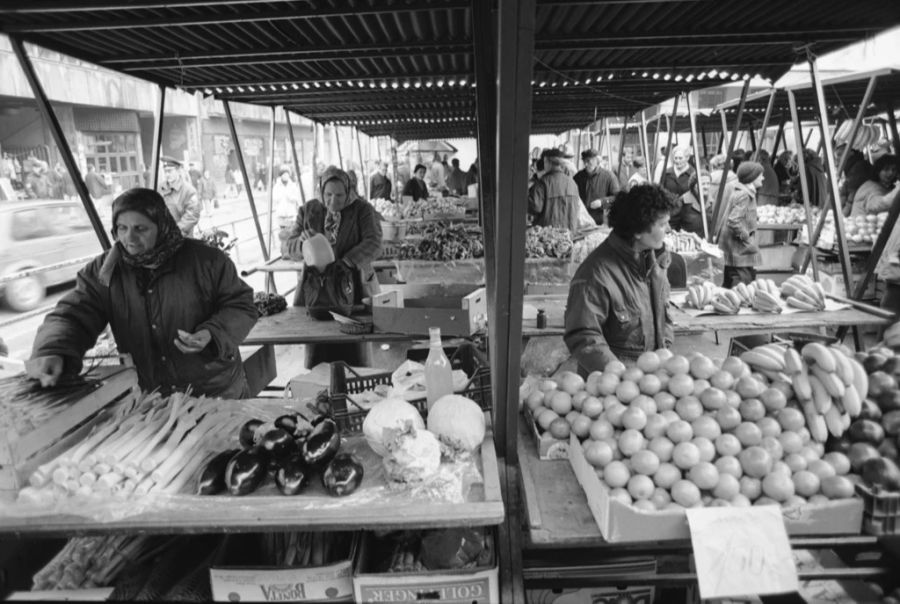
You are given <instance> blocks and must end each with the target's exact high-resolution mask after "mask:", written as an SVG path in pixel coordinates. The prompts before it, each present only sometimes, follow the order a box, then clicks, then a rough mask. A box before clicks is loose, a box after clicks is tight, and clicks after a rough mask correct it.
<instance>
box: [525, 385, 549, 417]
mask: <svg viewBox="0 0 900 604" xmlns="http://www.w3.org/2000/svg"><path fill="white" fill-rule="evenodd" d="M525 406H526V407H528V408H529V409H530V410H531V412H532V414H534V412H535V410H536V409H537V408H538V407H543V406H544V393H543V392H541V391H540V390H535V391H533V392H532V393H531V394H529V395H528V396H527V397H525Z"/></svg>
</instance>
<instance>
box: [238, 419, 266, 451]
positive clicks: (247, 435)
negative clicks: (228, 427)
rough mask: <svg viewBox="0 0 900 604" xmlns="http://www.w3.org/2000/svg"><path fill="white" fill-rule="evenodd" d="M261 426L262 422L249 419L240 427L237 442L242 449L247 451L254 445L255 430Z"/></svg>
mask: <svg viewBox="0 0 900 604" xmlns="http://www.w3.org/2000/svg"><path fill="white" fill-rule="evenodd" d="M262 425H263V422H262V420H259V419H251V420H250V421H248V422H247V423H245V424H244V425H243V426H241V432H240V434H239V435H238V441H239V442H240V443H241V446H242V447H244V448H245V449H249V448H251V447H252V446H253V445H255V444H256V429H257V428H259V427H260V426H262Z"/></svg>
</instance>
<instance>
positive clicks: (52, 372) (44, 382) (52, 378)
mask: <svg viewBox="0 0 900 604" xmlns="http://www.w3.org/2000/svg"><path fill="white" fill-rule="evenodd" d="M64 367H65V362H64V361H63V358H62V357H61V356H59V355H56V354H52V355H49V356H46V357H38V358H36V359H31V360H30V361H28V362H26V363H25V371H26V373H27V374H28V377H31V378H35V379H38V380H40V381H41V387H43V388H49V387H50V386H55V385H56V383H57V382H58V381H59V378H60V376H61V375H62V373H63V368H64Z"/></svg>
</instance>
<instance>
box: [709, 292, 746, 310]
mask: <svg viewBox="0 0 900 604" xmlns="http://www.w3.org/2000/svg"><path fill="white" fill-rule="evenodd" d="M710 304H712V307H713V310H714V311H716V312H717V313H718V314H720V315H736V314H737V313H738V311H739V310H740V309H741V298H740V296H738V295H737V293H735V291H734V290H732V289H720V290H719V291H717V292H716V293H715V294H713V297H712V300H711V301H710Z"/></svg>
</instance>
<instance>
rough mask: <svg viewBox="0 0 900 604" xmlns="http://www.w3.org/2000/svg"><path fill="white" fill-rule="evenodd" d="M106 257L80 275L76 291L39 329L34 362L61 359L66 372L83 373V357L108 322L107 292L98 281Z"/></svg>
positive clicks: (32, 355)
mask: <svg viewBox="0 0 900 604" xmlns="http://www.w3.org/2000/svg"><path fill="white" fill-rule="evenodd" d="M103 258H105V255H104V256H101V257H100V258H97V259H95V260H93V261H92V262H91V263H90V264H88V265H87V266H86V267H84V268H83V269H81V270H80V271H78V277H77V279H76V282H75V289H74V290H72V291H70V292H69V293H68V294H66V295H65V296H63V297H62V299H61V300H60V301H59V302H58V303H57V304H56V308H54V309H53V310H52V311H50V313H49V314H48V315H47V316H46V318H45V319H44V322H43V324H41V326H40V328H38V332H37V336H36V338H35V340H34V345H33V347H32V351H31V358H37V357H43V356H49V355H59V356H61V357H63V358H64V359H65V361H66V371H70V372H73V373H77V372H79V371H81V364H82V358H83V357H84V353H85V352H87V351H88V350H90V348H91V347H92V346H94V344H95V343H96V342H97V337H98V336H99V335H100V333H101V332H102V331H103V329H104V328H105V327H106V325H107V323H108V322H109V317H108V316H107V306H106V304H105V303H104V299H105V297H106V292H105V291H104V290H105V288H104V286H103V285H101V284H100V281H99V279H98V278H97V275H98V272H99V270H100V266H101V264H102V261H103Z"/></svg>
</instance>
